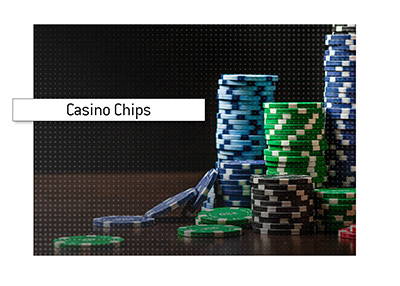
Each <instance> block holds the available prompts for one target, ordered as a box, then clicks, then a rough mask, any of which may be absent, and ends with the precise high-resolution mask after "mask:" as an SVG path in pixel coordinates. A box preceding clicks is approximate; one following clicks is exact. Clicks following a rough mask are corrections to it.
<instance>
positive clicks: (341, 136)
mask: <svg viewBox="0 0 400 286" xmlns="http://www.w3.org/2000/svg"><path fill="white" fill-rule="evenodd" d="M356 137H357V136H356V135H353V134H335V135H334V138H335V139H337V140H356Z"/></svg>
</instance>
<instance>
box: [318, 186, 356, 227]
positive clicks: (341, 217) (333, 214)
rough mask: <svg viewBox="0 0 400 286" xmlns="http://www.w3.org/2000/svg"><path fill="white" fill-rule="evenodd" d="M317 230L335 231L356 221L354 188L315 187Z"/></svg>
mask: <svg viewBox="0 0 400 286" xmlns="http://www.w3.org/2000/svg"><path fill="white" fill-rule="evenodd" d="M315 206H316V212H317V216H316V222H317V230H318V231H324V232H337V231H338V230H339V229H342V228H344V227H349V226H350V225H352V224H354V223H356V189H355V188H327V189H315Z"/></svg>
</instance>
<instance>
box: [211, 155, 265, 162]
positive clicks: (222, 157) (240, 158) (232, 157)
mask: <svg viewBox="0 0 400 286" xmlns="http://www.w3.org/2000/svg"><path fill="white" fill-rule="evenodd" d="M217 158H218V160H228V161H230V160H262V159H263V156H262V155H259V156H249V155H245V156H229V155H222V154H217Z"/></svg>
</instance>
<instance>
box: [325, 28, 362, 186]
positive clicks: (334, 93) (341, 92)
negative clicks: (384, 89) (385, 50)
mask: <svg viewBox="0 0 400 286" xmlns="http://www.w3.org/2000/svg"><path fill="white" fill-rule="evenodd" d="M332 29H333V30H332V35H326V36H325V44H326V45H328V46H329V47H328V50H326V51H325V58H324V60H325V61H324V66H325V75H326V77H325V82H326V84H325V93H324V107H325V113H326V127H325V128H326V130H327V136H326V139H327V140H328V144H329V145H330V146H334V150H337V151H350V152H352V153H353V154H355V151H356V123H355V122H356V121H355V119H356V67H355V66H356V26H355V25H346V24H335V25H333V28H332ZM325 155H326V160H327V163H328V165H329V166H330V168H329V172H328V182H327V184H326V185H327V186H330V187H338V188H340V187H348V186H352V187H355V186H356V182H355V181H354V182H351V183H349V182H348V181H347V180H344V179H343V178H345V177H348V176H353V177H355V169H356V163H355V156H350V157H349V156H345V157H344V156H342V158H337V154H333V153H331V152H326V154H325ZM338 159H339V161H342V162H343V163H342V164H340V166H339V165H337V164H334V165H332V164H330V162H334V161H337V160H338Z"/></svg>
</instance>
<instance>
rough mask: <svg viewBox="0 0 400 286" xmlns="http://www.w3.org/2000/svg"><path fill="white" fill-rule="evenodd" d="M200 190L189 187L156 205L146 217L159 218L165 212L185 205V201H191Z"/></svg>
mask: <svg viewBox="0 0 400 286" xmlns="http://www.w3.org/2000/svg"><path fill="white" fill-rule="evenodd" d="M198 194H199V192H198V191H197V189H196V188H190V189H187V190H186V191H183V192H181V193H179V194H177V195H175V196H173V197H171V198H169V199H167V200H165V201H163V202H162V203H160V204H158V205H156V206H155V207H154V208H152V209H151V210H149V211H147V212H146V213H145V214H144V216H145V217H152V218H157V217H160V216H162V215H164V214H167V213H169V212H171V211H173V210H175V209H177V208H179V207H180V206H183V205H184V204H185V203H187V202H188V201H190V200H191V199H193V198H195V197H197V196H198Z"/></svg>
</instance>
